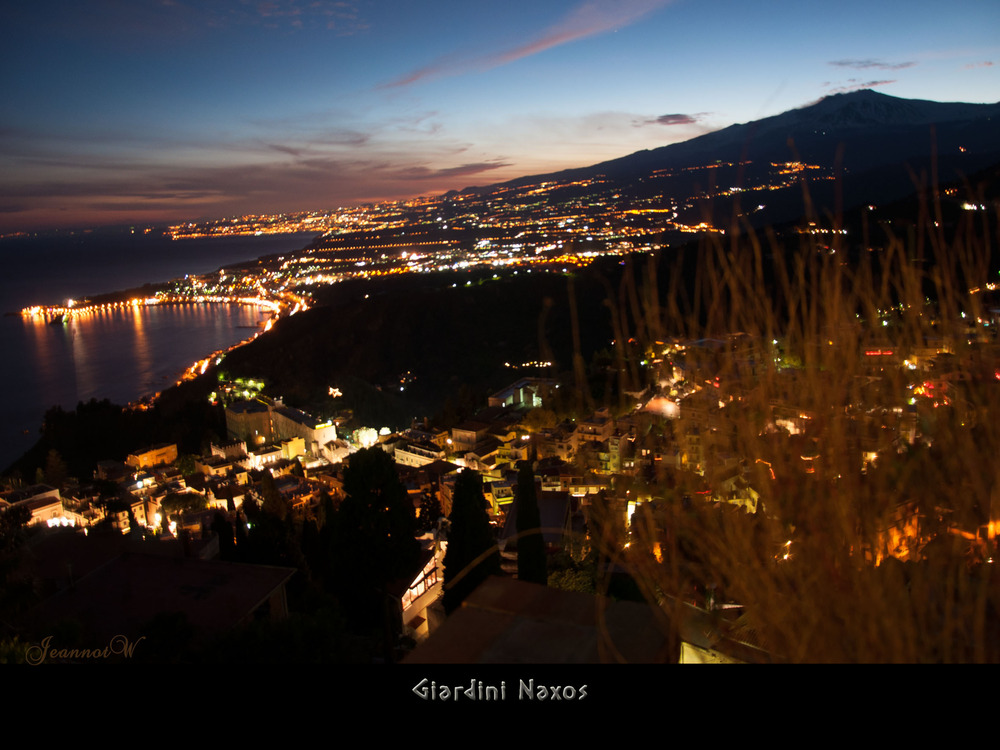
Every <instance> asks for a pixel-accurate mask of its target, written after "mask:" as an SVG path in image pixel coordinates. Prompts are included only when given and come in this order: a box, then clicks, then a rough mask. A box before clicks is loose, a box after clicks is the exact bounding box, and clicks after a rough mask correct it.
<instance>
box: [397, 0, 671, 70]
mask: <svg viewBox="0 0 1000 750" xmlns="http://www.w3.org/2000/svg"><path fill="white" fill-rule="evenodd" d="M671 1H672V0H619V1H618V2H614V0H590V1H589V2H586V3H584V4H582V5H580V6H578V7H577V8H576V9H575V10H574V11H573V12H572V13H570V14H569V15H568V16H566V17H565V18H564V19H563V20H562V21H560V22H559V23H557V24H555V25H554V26H551V27H549V28H548V29H546V30H545V31H543V32H542V33H541V34H540V35H538V36H537V37H535V38H534V39H531V40H530V41H528V42H525V43H524V44H521V45H519V46H517V47H514V48H512V49H508V50H504V51H502V52H498V53H495V54H491V55H483V56H479V57H474V58H469V59H466V60H460V61H458V62H455V61H454V60H449V59H440V60H438V61H437V62H434V63H432V64H430V65H427V66H425V67H423V68H418V69H417V70H414V71H412V72H410V73H408V74H406V75H405V76H402V77H400V78H397V79H396V80H394V81H390V82H389V83H387V84H385V85H384V86H383V88H395V87H398V86H408V85H409V84H411V83H416V82H417V81H421V80H423V79H425V78H437V77H440V76H444V75H457V74H460V73H465V72H467V71H470V70H489V69H491V68H496V67H499V66H501V65H506V64H507V63H511V62H514V61H515V60H520V59H522V58H525V57H530V56H532V55H537V54H538V53H539V52H544V51H545V50H548V49H552V48H553V47H558V46H559V45H562V44H566V43H567V42H573V41H576V40H577V39H585V38H586V37H590V36H595V35H597V34H603V33H605V32H607V31H612V30H615V29H618V28H622V27H624V26H630V25H631V24H633V23H635V22H636V21H638V20H639V19H640V18H643V17H644V16H647V15H649V14H650V13H652V12H653V11H655V10H658V9H659V8H662V7H664V6H665V5H667V4H668V3H670V2H671Z"/></svg>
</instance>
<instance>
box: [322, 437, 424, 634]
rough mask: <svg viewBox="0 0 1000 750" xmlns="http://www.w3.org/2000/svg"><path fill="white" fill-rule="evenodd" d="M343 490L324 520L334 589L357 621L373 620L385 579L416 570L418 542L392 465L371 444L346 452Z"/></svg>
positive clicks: (376, 618)
mask: <svg viewBox="0 0 1000 750" xmlns="http://www.w3.org/2000/svg"><path fill="white" fill-rule="evenodd" d="M344 493H345V495H346V497H345V498H344V500H343V501H342V502H341V503H340V507H339V508H338V509H337V511H336V512H335V513H334V517H333V519H329V521H330V525H331V527H332V528H331V532H330V533H331V537H332V542H333V544H332V550H333V555H334V562H335V575H336V578H337V586H336V588H337V589H338V590H339V592H340V594H341V596H342V597H344V599H345V600H346V601H345V603H347V604H348V611H349V612H350V613H351V615H352V616H353V617H355V618H356V619H357V622H358V624H367V625H375V624H377V623H380V622H382V620H383V619H384V618H383V611H384V601H385V597H386V592H387V587H388V585H389V583H390V582H392V581H395V580H396V579H399V578H402V577H404V576H408V575H411V574H414V573H415V572H416V571H415V568H416V566H417V563H418V561H419V557H420V545H419V544H418V543H417V541H416V539H415V538H414V531H415V523H416V519H415V517H414V512H413V503H412V502H410V499H409V497H408V496H407V494H406V488H405V487H404V486H403V484H402V482H400V481H399V474H398V472H397V471H396V464H395V463H394V462H393V460H392V458H391V457H390V456H389V454H387V453H386V452H385V451H383V450H382V449H381V448H377V447H376V448H366V449H364V450H360V451H358V452H357V453H355V454H353V455H352V456H351V457H350V460H349V463H348V465H347V468H345V469H344Z"/></svg>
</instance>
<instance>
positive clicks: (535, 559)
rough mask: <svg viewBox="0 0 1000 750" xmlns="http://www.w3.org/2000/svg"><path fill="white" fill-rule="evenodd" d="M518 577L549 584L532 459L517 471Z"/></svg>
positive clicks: (523, 462) (522, 579) (522, 464)
mask: <svg viewBox="0 0 1000 750" xmlns="http://www.w3.org/2000/svg"><path fill="white" fill-rule="evenodd" d="M514 501H515V502H516V503H517V507H516V509H515V512H516V513H517V516H516V519H515V520H516V522H517V523H516V524H515V526H516V528H517V577H518V579H519V580H521V581H529V582H531V583H540V584H542V585H546V584H547V583H548V571H547V570H546V561H545V539H544V538H543V537H542V530H541V527H542V518H541V514H540V512H539V510H538V496H537V495H536V494H535V472H534V471H533V470H532V468H531V462H529V461H522V462H521V465H520V467H519V469H518V472H517V496H516V497H515V498H514Z"/></svg>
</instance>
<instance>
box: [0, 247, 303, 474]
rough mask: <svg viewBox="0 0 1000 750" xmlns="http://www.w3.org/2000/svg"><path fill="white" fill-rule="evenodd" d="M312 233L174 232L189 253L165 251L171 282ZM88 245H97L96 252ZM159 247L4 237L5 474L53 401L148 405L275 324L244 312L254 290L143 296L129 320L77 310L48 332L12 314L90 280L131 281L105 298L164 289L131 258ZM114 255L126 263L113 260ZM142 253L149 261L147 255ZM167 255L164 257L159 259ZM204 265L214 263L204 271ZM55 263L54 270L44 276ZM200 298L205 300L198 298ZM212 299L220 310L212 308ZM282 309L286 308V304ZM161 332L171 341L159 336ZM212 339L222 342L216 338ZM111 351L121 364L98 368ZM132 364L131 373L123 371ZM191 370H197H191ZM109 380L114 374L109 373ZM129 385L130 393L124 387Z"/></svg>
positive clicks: (37, 432) (1, 458)
mask: <svg viewBox="0 0 1000 750" xmlns="http://www.w3.org/2000/svg"><path fill="white" fill-rule="evenodd" d="M94 239H99V238H94ZM248 240H249V241H248ZM261 240H263V241H261ZM309 241H310V237H304V236H302V235H301V234H293V235H284V236H278V237H273V236H271V237H267V238H241V239H240V240H239V241H233V240H232V238H227V239H226V240H221V241H220V239H209V240H203V241H199V240H195V241H189V242H183V241H179V242H174V241H172V240H168V242H170V243H171V245H170V246H167V247H168V249H172V248H176V247H178V246H184V247H183V252H180V253H176V254H175V255H174V256H173V257H172V258H171V259H167V260H169V261H170V262H171V263H173V264H174V275H172V278H173V279H174V281H176V280H177V279H178V278H181V279H183V278H188V275H187V274H186V273H185V274H184V275H182V276H178V275H176V274H177V271H179V270H180V269H181V268H187V269H190V268H194V269H196V270H197V269H201V270H202V275H203V276H205V277H209V276H213V275H216V274H218V273H219V272H220V271H222V270H223V269H224V268H227V267H237V266H239V265H246V264H253V263H256V262H257V261H256V259H250V260H248V258H251V256H254V255H255V254H256V258H261V257H266V256H267V255H270V254H274V252H275V250H277V251H279V252H292V251H293V248H294V250H298V249H302V248H303V247H305V246H307V245H308V242H309ZM92 246H93V248H94V250H93V252H90V248H91V247H92ZM163 247H164V243H163V242H162V241H161V242H156V241H155V238H154V240H152V241H151V240H150V239H149V238H138V237H137V238H135V239H134V240H133V241H132V242H130V243H129V242H127V241H122V242H120V243H119V246H118V247H117V250H118V253H117V255H116V254H115V253H112V252H111V250H109V249H108V248H107V246H106V245H105V244H104V243H92V244H91V245H85V246H83V247H82V248H81V245H80V243H79V242H78V241H75V242H72V243H71V242H64V243H63V244H61V245H58V246H53V245H50V244H46V243H43V242H41V241H39V242H36V243H34V244H30V243H29V244H25V243H21V244H18V245H13V244H10V243H5V244H3V245H0V251H2V252H0V256H3V255H5V256H6V259H7V260H9V261H10V266H11V267H12V273H11V275H10V276H8V277H7V279H6V280H4V281H3V282H2V283H0V299H2V303H0V304H2V307H3V308H6V310H5V312H6V314H5V315H3V316H0V322H2V321H7V322H3V325H2V328H0V345H3V346H4V348H5V350H6V351H7V352H8V353H9V356H10V361H11V362H12V363H13V366H12V367H9V368H7V369H6V370H5V371H4V372H3V373H2V374H0V389H2V390H0V425H2V428H3V433H2V437H0V466H2V467H3V472H4V473H5V474H6V473H8V472H9V471H10V469H11V468H12V467H13V466H14V465H16V464H17V463H19V462H20V461H21V459H22V458H23V457H24V455H25V454H26V453H28V452H30V451H31V450H32V449H33V448H34V446H36V445H37V443H38V441H39V439H40V438H41V429H42V426H43V418H44V414H45V413H46V412H48V411H49V410H50V409H52V408H55V407H61V408H63V409H64V410H67V411H72V410H74V409H75V408H76V406H77V404H78V403H81V402H82V403H86V402H88V401H89V400H90V399H97V400H98V401H101V400H103V399H107V400H109V401H111V402H114V403H117V404H119V405H121V406H122V407H123V408H149V406H150V405H152V404H153V403H155V402H156V401H157V400H158V399H159V398H160V397H161V396H162V394H163V393H164V392H165V391H167V390H169V389H170V388H173V387H175V386H176V385H177V384H179V383H184V382H185V381H186V380H189V379H190V378H191V377H193V374H197V373H196V369H197V368H199V367H200V366H201V364H202V363H204V362H209V361H211V360H212V359H213V358H218V357H219V356H221V355H225V354H227V353H229V352H231V351H233V350H234V349H235V348H237V347H239V346H242V345H244V344H246V343H249V342H250V341H253V340H254V339H256V338H257V337H258V336H259V335H260V334H261V333H263V332H264V328H265V327H267V326H268V325H269V324H273V323H272V322H271V321H269V320H263V321H262V320H260V317H259V316H256V315H254V316H253V317H252V318H251V317H250V316H248V315H247V314H246V311H249V310H254V311H256V310H258V309H260V308H259V303H260V302H261V300H258V299H255V300H253V302H252V304H247V302H248V301H237V302H236V305H237V306H238V307H240V308H242V309H243V311H229V312H219V311H218V310H221V309H222V305H223V304H225V305H226V306H227V307H228V306H231V305H233V302H234V301H233V300H230V299H225V300H223V299H213V298H212V297H211V296H203V297H202V298H201V300H198V299H193V298H191V299H161V300H159V301H158V304H157V307H161V308H163V310H162V312H166V311H167V310H168V309H170V310H171V312H170V313H169V314H167V315H162V314H157V313H156V311H155V310H148V309H146V306H145V305H143V306H142V307H140V308H135V309H133V311H132V312H133V313H134V314H135V315H140V316H141V317H139V318H133V317H129V318H127V319H126V318H124V317H122V316H123V315H128V314H129V312H128V311H126V310H123V309H122V307H118V308H115V309H112V308H111V307H105V308H103V309H102V310H92V311H89V312H84V311H82V310H81V311H80V312H79V313H78V315H79V317H78V318H76V319H75V320H74V321H73V322H72V323H71V324H68V325H67V326H66V327H65V333H64V334H63V335H59V336H54V335H50V333H49V331H52V330H54V329H55V328H56V327H55V326H52V327H51V328H50V327H48V326H47V325H45V326H44V327H43V326H42V325H40V326H38V327H35V326H30V325H24V324H23V323H22V322H20V321H18V322H17V323H15V322H14V321H15V319H16V318H20V319H21V321H24V320H25V318H24V315H23V313H22V312H15V311H14V309H12V308H16V307H22V308H23V306H24V305H26V304H31V302H32V300H38V299H40V298H48V299H52V298H53V297H55V296H57V295H61V294H65V293H66V290H67V289H68V288H69V289H72V288H81V287H82V288H87V287H89V288H91V289H93V288H95V287H96V288H99V284H101V283H107V282H111V283H114V281H116V280H120V281H125V282H126V283H125V284H121V285H118V286H117V288H118V289H119V290H121V291H117V292H108V293H103V294H99V295H92V298H93V299H95V300H100V301H101V304H102V305H108V304H109V302H108V301H109V300H111V299H114V298H118V299H123V298H130V299H131V298H132V297H133V296H134V295H136V294H142V295H143V298H144V299H145V297H146V295H150V296H152V294H154V293H155V290H163V289H166V288H167V287H168V286H169V285H170V284H171V283H172V282H159V283H156V284H155V285H154V284H143V285H139V279H142V278H143V277H138V279H137V278H136V274H137V268H136V264H133V266H131V267H125V266H127V264H128V260H129V259H130V258H131V256H136V255H141V254H142V253H151V254H156V253H158V252H162V251H163ZM126 256H127V257H126ZM227 256H228V257H227ZM118 258H120V259H121V263H119V262H117V259H118ZM234 258H240V260H238V261H237V260H235V259H234ZM140 260H142V261H143V263H144V259H143V258H140ZM167 260H164V259H161V260H160V262H159V267H162V266H163V265H164V264H165V263H167ZM206 261H208V262H206ZM143 263H139V264H138V265H143ZM146 265H148V264H146ZM206 266H210V267H211V268H213V269H214V270H213V271H210V272H207V273H206V272H205V271H204V268H205V267H206ZM50 268H51V269H52V270H53V273H52V274H50V275H49V276H46V272H47V271H48V269H50ZM145 278H150V277H148V276H147V277H145ZM152 278H156V277H155V276H153V277H152ZM160 278H163V276H162V275H161V276H160ZM67 280H70V281H72V284H73V286H72V287H69V286H67V285H68V284H69V283H70V282H69V281H67ZM105 288H107V287H105ZM198 302H201V303H202V304H200V305H199V304H192V303H198ZM265 302H266V300H265ZM185 307H189V308H190V311H188V312H181V311H183V310H184V308H185ZM275 307H277V303H275ZM210 308H218V310H212V311H211V312H209V310H210ZM273 311H274V309H272V312H273ZM282 314H286V313H285V312H284V311H283V312H282ZM272 317H273V316H272ZM188 324H190V325H191V327H192V330H191V331H190V332H189V331H186V330H183V328H184V326H185V325H188ZM249 328H252V329H253V330H252V332H251V331H248V330H247V329H249ZM98 331H99V332H100V334H98ZM227 334H234V335H235V336H238V339H237V340H236V341H235V342H234V343H229V342H225V343H224V344H223V345H221V346H220V345H219V343H222V342H221V341H219V338H220V337H222V338H225V337H226V335H227ZM248 334H249V335H248ZM163 337H165V338H166V340H164V341H161V338H163ZM109 339H110V340H109ZM199 341H202V342H207V343H209V346H207V347H205V348H203V349H201V351H200V352H195V353H194V356H191V354H190V353H189V354H187V355H186V356H184V358H183V360H182V361H181V362H177V361H176V359H177V357H176V356H175V351H178V350H183V349H184V348H185V347H187V348H188V350H189V351H190V346H191V345H192V344H194V345H195V346H197V342H199ZM213 341H217V342H219V343H216V345H214V346H213V345H212V342H213ZM171 342H173V343H171ZM107 356H111V357H114V358H115V364H114V366H111V371H110V375H107V377H106V378H105V375H102V374H101V372H100V370H101V360H102V359H103V358H104V357H107ZM171 360H173V361H172V362H171ZM164 361H165V362H166V365H164ZM192 362H193V364H192ZM106 369H107V368H106ZM126 369H130V370H131V372H130V373H125V374H122V371H123V370H126ZM188 373H193V374H192V375H189V376H188V377H185V376H186V375H187V374H188ZM105 379H107V381H108V382H104V381H105ZM111 381H114V382H111ZM126 392H128V393H129V395H128V396H126V395H124V394H125V393H126Z"/></svg>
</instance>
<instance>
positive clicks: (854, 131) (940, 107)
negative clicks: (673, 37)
mask: <svg viewBox="0 0 1000 750" xmlns="http://www.w3.org/2000/svg"><path fill="white" fill-rule="evenodd" d="M788 161H802V162H806V163H808V164H818V165H822V166H823V167H827V168H831V169H834V168H836V169H837V170H838V178H839V183H838V186H837V188H836V190H835V189H834V188H833V186H832V185H826V186H820V187H819V193H820V194H819V195H814V196H813V200H814V201H816V202H817V203H818V205H819V206H820V207H821V208H827V209H830V210H832V209H833V208H834V203H835V202H837V203H841V205H842V206H843V207H849V206H851V205H859V204H861V203H864V202H873V201H874V202H878V201H884V200H892V199H896V198H900V197H902V196H903V195H905V194H907V193H908V192H912V191H913V189H914V187H915V185H914V180H915V178H919V175H920V174H921V172H926V173H928V174H930V173H931V171H932V170H936V172H937V174H938V179H940V180H941V181H947V180H952V179H956V178H961V177H962V176H964V175H968V174H971V173H973V172H976V171H979V170H981V169H984V168H986V167H988V166H989V165H991V164H995V163H997V162H1000V103H997V104H966V103H954V102H952V103H940V102H931V101H923V100H910V99H901V98H898V97H893V96H888V95H886V94H881V93H877V92H875V91H870V90H863V91H856V92H851V93H847V94H836V95H833V96H828V97H825V98H824V99H821V100H820V101H818V102H816V103H815V104H812V105H810V106H807V107H803V108H800V109H794V110H790V111H788V112H784V113H782V114H779V115H774V116H772V117H767V118H764V119H762V120H757V121H754V122H749V123H744V124H737V125H731V126H730V127H728V128H724V129H723V130H719V131H716V132H714V133H708V134H706V135H703V136H699V137H697V138H693V139H691V140H689V141H685V142H683V143H676V144H671V145H669V146H663V147H660V148H657V149H653V150H644V151H637V152H635V153H633V154H629V155H628V156H624V157H621V158H619V159H613V160H611V161H606V162H601V163H599V164H594V165H592V166H588V167H580V168H577V169H569V170H564V171H561V172H555V173H550V174H544V175H532V176H526V177H522V178H518V179H516V180H511V181H509V182H506V183H502V184H500V185H492V186H489V187H486V188H482V187H474V188H466V190H464V191H463V192H475V193H482V192H488V191H490V190H495V189H497V188H501V187H515V188H516V187H519V186H523V185H529V184H534V183H538V182H542V181H570V180H585V179H591V178H595V177H598V176H603V177H605V178H608V179H610V180H612V181H614V182H618V183H624V184H627V183H635V182H637V181H639V180H641V179H643V178H645V177H647V176H649V175H650V174H651V173H652V172H654V171H656V170H685V169H690V168H692V167H699V166H705V165H709V164H715V163H719V162H721V163H722V164H723V165H725V164H731V165H734V167H735V165H738V166H739V168H738V169H735V168H734V169H732V170H730V171H729V172H723V171H721V170H720V173H719V175H718V179H719V180H720V182H719V184H725V185H740V186H742V184H746V183H747V182H749V181H752V179H753V178H760V177H761V176H762V174H763V170H767V169H769V168H770V166H771V164H772V163H783V162H788ZM917 187H919V185H918V186H917ZM838 191H839V193H840V196H841V197H840V198H839V199H837V198H836V197H835V193H837V192H838ZM785 202H786V203H787V201H785ZM801 210H802V206H801V203H800V204H798V206H797V207H792V206H789V207H787V208H784V209H781V210H780V211H777V208H776V209H775V210H772V211H771V212H768V213H767V214H763V215H761V216H760V217H757V219H758V223H760V222H761V221H764V220H766V221H768V222H773V221H783V220H788V219H792V218H795V213H796V211H798V212H800V213H801ZM776 211H777V213H776ZM779 214H780V215H779Z"/></svg>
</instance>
